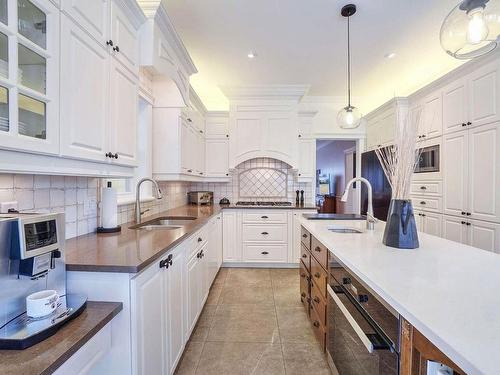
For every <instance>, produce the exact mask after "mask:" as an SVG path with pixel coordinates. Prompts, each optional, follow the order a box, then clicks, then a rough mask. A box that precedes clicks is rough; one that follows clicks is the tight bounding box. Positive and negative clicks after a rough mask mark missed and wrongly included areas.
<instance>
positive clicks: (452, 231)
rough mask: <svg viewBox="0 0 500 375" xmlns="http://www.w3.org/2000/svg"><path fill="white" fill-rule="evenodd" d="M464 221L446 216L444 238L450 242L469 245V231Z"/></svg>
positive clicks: (444, 219)
mask: <svg viewBox="0 0 500 375" xmlns="http://www.w3.org/2000/svg"><path fill="white" fill-rule="evenodd" d="M462 221H463V219H462V218H459V217H453V216H444V218H443V238H446V239H447V240H450V241H455V242H460V243H463V244H466V243H467V230H466V226H465V224H462Z"/></svg>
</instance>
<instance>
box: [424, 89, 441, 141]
mask: <svg viewBox="0 0 500 375" xmlns="http://www.w3.org/2000/svg"><path fill="white" fill-rule="evenodd" d="M422 115H423V121H421V131H420V132H419V134H420V135H425V138H432V137H437V136H439V135H441V134H442V133H443V109H442V101H441V93H440V92H439V93H438V94H435V95H433V96H430V97H427V98H426V99H425V101H424V110H423V114H422Z"/></svg>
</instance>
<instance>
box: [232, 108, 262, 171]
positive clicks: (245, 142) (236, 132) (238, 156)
mask: <svg viewBox="0 0 500 375" xmlns="http://www.w3.org/2000/svg"><path fill="white" fill-rule="evenodd" d="M263 122H264V119H263V115H262V114H261V113H260V112H253V113H252V112H251V113H238V116H237V117H236V118H234V119H230V130H229V132H230V143H229V152H230V167H235V166H237V165H238V164H239V163H241V162H242V161H245V160H247V159H251V158H253V157H257V156H258V155H259V153H260V149H261V139H262V138H263V137H264V135H263Z"/></svg>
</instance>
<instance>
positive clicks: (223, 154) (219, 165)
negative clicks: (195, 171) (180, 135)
mask: <svg viewBox="0 0 500 375" xmlns="http://www.w3.org/2000/svg"><path fill="white" fill-rule="evenodd" d="M205 154H206V157H205V175H206V177H223V178H224V177H228V176H229V140H228V139H227V138H220V139H219V138H215V139H213V138H207V139H206V140H205Z"/></svg>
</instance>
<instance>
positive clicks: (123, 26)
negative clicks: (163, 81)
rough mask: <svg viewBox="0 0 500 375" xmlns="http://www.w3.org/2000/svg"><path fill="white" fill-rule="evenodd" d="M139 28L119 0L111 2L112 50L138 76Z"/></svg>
mask: <svg viewBox="0 0 500 375" xmlns="http://www.w3.org/2000/svg"><path fill="white" fill-rule="evenodd" d="M139 26H140V25H137V24H134V23H133V22H132V21H131V19H130V17H129V16H128V15H127V14H126V13H125V10H124V9H123V8H122V7H121V6H119V5H118V3H117V0H112V1H111V35H110V40H111V41H112V43H113V45H112V46H111V50H112V51H113V56H114V57H115V58H116V60H118V61H120V62H121V63H122V64H123V65H124V66H125V67H127V68H128V69H129V70H130V72H131V73H133V74H134V75H136V76H138V75H139ZM108 43H109V42H108Z"/></svg>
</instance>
